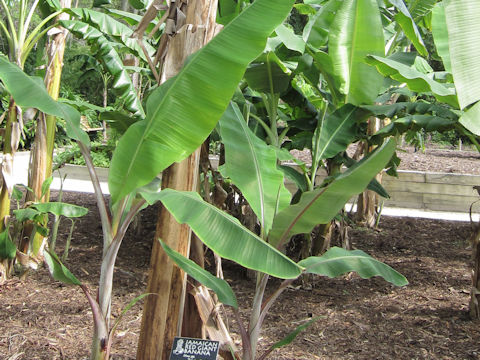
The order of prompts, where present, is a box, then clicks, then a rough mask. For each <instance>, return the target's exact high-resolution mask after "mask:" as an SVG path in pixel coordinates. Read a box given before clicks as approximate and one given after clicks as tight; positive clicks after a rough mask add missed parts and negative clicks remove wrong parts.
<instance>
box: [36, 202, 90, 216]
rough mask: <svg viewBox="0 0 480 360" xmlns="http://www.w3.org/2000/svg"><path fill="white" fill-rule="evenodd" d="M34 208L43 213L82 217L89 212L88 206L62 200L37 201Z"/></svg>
mask: <svg viewBox="0 0 480 360" xmlns="http://www.w3.org/2000/svg"><path fill="white" fill-rule="evenodd" d="M32 208H34V209H36V210H38V211H40V212H41V213H51V214H53V215H56V216H65V217H68V218H74V217H81V216H84V215H86V214H87V213H88V209H87V208H84V207H82V206H78V205H73V204H67V203H62V202H47V203H37V204H33V205H32Z"/></svg>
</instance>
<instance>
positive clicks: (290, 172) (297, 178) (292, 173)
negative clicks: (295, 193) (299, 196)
mask: <svg viewBox="0 0 480 360" xmlns="http://www.w3.org/2000/svg"><path fill="white" fill-rule="evenodd" d="M279 169H280V170H282V171H283V175H284V176H285V177H286V178H288V179H290V180H291V181H293V183H294V184H295V185H296V186H297V188H298V189H299V190H300V191H301V192H305V191H307V190H308V184H307V180H306V179H305V175H304V174H302V173H300V172H298V171H297V170H295V169H294V168H293V167H291V166H286V165H280V166H279Z"/></svg>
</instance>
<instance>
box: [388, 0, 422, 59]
mask: <svg viewBox="0 0 480 360" xmlns="http://www.w3.org/2000/svg"><path fill="white" fill-rule="evenodd" d="M389 1H390V2H391V3H392V4H393V5H394V6H395V7H396V8H397V9H398V11H399V12H398V14H397V15H396V16H395V20H396V21H397V23H398V24H399V25H400V26H401V27H402V30H403V32H404V33H405V35H406V36H407V38H408V39H409V40H410V41H411V42H412V44H413V46H415V49H417V51H418V52H419V53H420V54H421V55H422V56H428V51H427V49H426V47H425V44H424V42H423V39H422V36H421V35H420V31H418V28H417V25H416V24H415V20H414V19H413V17H412V15H411V14H410V11H408V8H407V7H406V6H405V3H404V2H403V0H389Z"/></svg>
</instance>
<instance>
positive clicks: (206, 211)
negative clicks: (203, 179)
mask: <svg viewBox="0 0 480 360" xmlns="http://www.w3.org/2000/svg"><path fill="white" fill-rule="evenodd" d="M142 195H145V194H142ZM147 196H148V195H147ZM156 197H157V198H159V199H160V201H161V202H162V203H163V205H164V206H165V207H166V208H167V210H168V211H170V213H171V214H172V215H173V216H174V217H175V219H176V220H177V221H178V222H179V223H181V224H185V223H186V224H188V225H189V226H190V227H191V229H192V230H193V232H194V233H195V234H196V235H197V236H198V238H199V239H200V240H201V241H202V242H204V243H205V245H207V246H208V247H209V248H210V249H212V250H213V251H215V252H216V253H217V254H218V255H220V256H221V257H224V258H226V259H230V260H233V261H235V262H237V263H239V264H240V265H242V266H244V267H246V268H249V269H253V270H257V271H261V272H263V273H266V274H270V275H272V276H275V277H278V278H282V279H294V278H296V277H298V276H299V275H300V273H301V271H302V268H301V267H300V266H298V265H297V264H295V263H294V262H293V261H292V260H290V259H289V258H288V257H286V256H285V255H283V254H282V253H281V252H280V251H278V250H277V249H275V248H273V247H272V246H271V245H270V244H268V243H266V242H265V241H263V240H262V239H260V238H259V237H258V236H257V235H255V234H254V233H252V232H250V231H249V230H247V229H246V228H245V227H243V226H242V225H241V224H240V222H239V221H238V220H237V219H235V218H234V217H233V216H231V215H228V214H227V213H225V212H223V211H222V210H220V209H218V208H216V207H215V206H213V205H211V204H208V203H207V202H205V201H204V200H203V199H202V198H201V197H200V195H199V194H197V193H194V192H182V191H176V190H172V189H164V190H162V191H161V192H160V193H159V194H158V195H156Z"/></svg>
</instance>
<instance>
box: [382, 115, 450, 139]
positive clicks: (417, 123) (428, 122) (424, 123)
mask: <svg viewBox="0 0 480 360" xmlns="http://www.w3.org/2000/svg"><path fill="white" fill-rule="evenodd" d="M457 124H458V121H456V120H452V119H449V118H443V117H440V116H435V115H407V116H405V117H402V118H398V119H395V120H394V121H392V122H391V123H390V124H388V125H387V126H385V127H383V128H382V129H380V130H379V131H377V132H376V133H375V134H374V135H373V137H372V141H373V142H374V143H379V142H381V141H382V139H385V138H387V137H389V136H396V135H401V134H404V133H406V132H407V131H411V130H413V131H419V130H421V129H424V130H425V131H426V132H432V131H440V132H441V131H447V130H453V129H455V126H456V125H457Z"/></svg>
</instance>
